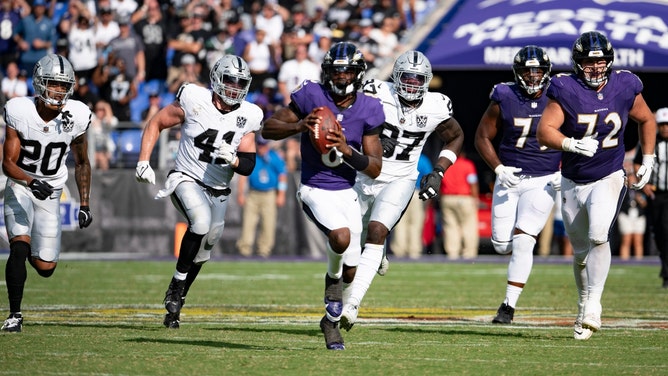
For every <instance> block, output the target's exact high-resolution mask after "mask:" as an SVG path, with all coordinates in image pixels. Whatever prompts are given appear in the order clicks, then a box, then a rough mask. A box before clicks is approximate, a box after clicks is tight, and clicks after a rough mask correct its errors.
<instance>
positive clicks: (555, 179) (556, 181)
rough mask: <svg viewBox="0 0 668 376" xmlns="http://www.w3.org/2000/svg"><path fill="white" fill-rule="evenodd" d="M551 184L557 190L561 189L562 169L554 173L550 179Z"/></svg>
mask: <svg viewBox="0 0 668 376" xmlns="http://www.w3.org/2000/svg"><path fill="white" fill-rule="evenodd" d="M550 185H551V186H552V188H554V190H555V191H560V190H561V171H557V172H555V173H554V175H552V180H550Z"/></svg>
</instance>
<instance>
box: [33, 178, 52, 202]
mask: <svg viewBox="0 0 668 376" xmlns="http://www.w3.org/2000/svg"><path fill="white" fill-rule="evenodd" d="M28 188H30V190H31V191H32V194H33V195H34V196H35V197H36V198H37V199H38V200H46V199H47V198H49V196H51V194H52V193H53V187H52V186H51V184H49V183H47V182H43V181H41V180H37V179H33V180H32V181H31V182H30V184H28Z"/></svg>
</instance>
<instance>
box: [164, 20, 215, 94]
mask: <svg viewBox="0 0 668 376" xmlns="http://www.w3.org/2000/svg"><path fill="white" fill-rule="evenodd" d="M178 17H179V20H180V29H179V30H177V31H176V32H174V33H172V35H171V36H170V37H169V41H168V43H167V45H168V47H169V48H170V49H172V50H174V56H173V58H172V65H171V66H170V67H169V73H168V75H167V82H168V83H169V82H172V81H173V80H174V79H175V77H176V76H177V75H178V74H179V73H181V72H180V70H179V68H180V67H181V62H182V58H183V56H184V55H191V56H192V57H194V58H195V64H198V65H199V64H201V62H198V61H197V55H198V54H199V53H200V52H201V53H202V54H203V57H204V56H205V55H206V51H205V50H204V42H205V41H206V40H207V39H208V38H209V35H208V33H207V32H206V31H204V30H202V28H201V22H200V21H198V20H197V19H196V17H195V16H194V15H192V16H191V15H189V14H187V13H183V12H181V13H179V15H178ZM200 69H201V67H200Z"/></svg>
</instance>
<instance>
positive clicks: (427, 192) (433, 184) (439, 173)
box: [419, 166, 445, 201]
mask: <svg viewBox="0 0 668 376" xmlns="http://www.w3.org/2000/svg"><path fill="white" fill-rule="evenodd" d="M443 173H445V169H444V168H443V167H441V166H436V167H434V170H433V171H432V172H430V173H428V174H427V175H425V176H423V177H422V179H421V180H420V192H419V196H420V200H422V201H427V200H429V199H430V198H432V197H435V196H436V194H437V193H438V191H439V189H441V180H443Z"/></svg>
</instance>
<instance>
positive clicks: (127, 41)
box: [109, 16, 146, 119]
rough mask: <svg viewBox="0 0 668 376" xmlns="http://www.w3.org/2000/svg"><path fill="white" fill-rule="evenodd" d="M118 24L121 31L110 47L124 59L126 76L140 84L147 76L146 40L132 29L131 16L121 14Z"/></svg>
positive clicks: (115, 54) (117, 56)
mask: <svg viewBox="0 0 668 376" xmlns="http://www.w3.org/2000/svg"><path fill="white" fill-rule="evenodd" d="M118 26H119V28H120V31H121V33H120V35H119V36H118V37H116V38H114V39H112V40H111V42H109V47H110V48H111V52H113V54H114V56H115V57H116V58H117V59H121V60H123V62H124V64H125V75H126V78H127V79H128V80H130V81H134V82H135V84H136V85H138V84H139V83H141V82H144V79H145V78H146V57H145V55H144V42H143V41H142V40H141V37H139V36H138V35H137V34H135V33H134V32H133V31H132V25H131V24H130V17H129V16H120V17H119V18H118ZM112 107H113V103H112ZM119 119H120V118H119Z"/></svg>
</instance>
